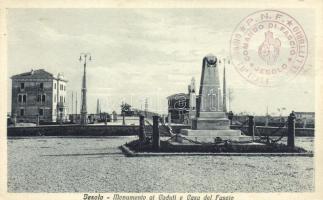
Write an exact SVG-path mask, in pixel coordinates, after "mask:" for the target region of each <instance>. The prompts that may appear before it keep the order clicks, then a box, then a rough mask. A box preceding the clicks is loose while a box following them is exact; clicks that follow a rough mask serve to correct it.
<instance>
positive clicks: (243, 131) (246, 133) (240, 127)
mask: <svg viewBox="0 0 323 200" xmlns="http://www.w3.org/2000/svg"><path fill="white" fill-rule="evenodd" d="M237 122H239V121H237ZM247 122H249V120H248V119H247V120H246V121H244V122H243V123H242V124H241V125H240V126H239V127H238V129H239V130H240V131H241V132H242V133H243V134H244V135H248V132H246V131H245V130H243V127H244V125H246V123H247Z"/></svg>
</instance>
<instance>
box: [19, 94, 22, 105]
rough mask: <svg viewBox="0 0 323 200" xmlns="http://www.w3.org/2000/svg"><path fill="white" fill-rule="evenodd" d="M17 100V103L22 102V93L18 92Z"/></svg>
mask: <svg viewBox="0 0 323 200" xmlns="http://www.w3.org/2000/svg"><path fill="white" fill-rule="evenodd" d="M18 102H19V103H21V102H22V95H21V94H19V95H18Z"/></svg>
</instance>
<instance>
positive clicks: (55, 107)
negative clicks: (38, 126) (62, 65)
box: [11, 69, 68, 122]
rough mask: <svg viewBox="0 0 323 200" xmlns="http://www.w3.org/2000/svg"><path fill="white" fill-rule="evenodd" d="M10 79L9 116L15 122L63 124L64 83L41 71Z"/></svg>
mask: <svg viewBox="0 0 323 200" xmlns="http://www.w3.org/2000/svg"><path fill="white" fill-rule="evenodd" d="M11 79H12V99H11V114H12V116H15V117H16V118H17V122H36V120H37V117H38V116H39V120H40V121H41V122H42V121H43V122H56V121H60V120H62V121H66V120H67V119H68V115H67V99H66V93H67V90H66V85H67V80H65V79H64V77H63V76H62V75H61V74H58V75H57V77H56V76H54V75H53V74H51V73H49V72H46V71H45V70H43V69H38V70H31V71H30V72H26V73H22V74H17V75H14V76H12V77H11Z"/></svg>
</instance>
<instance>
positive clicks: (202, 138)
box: [177, 129, 250, 143]
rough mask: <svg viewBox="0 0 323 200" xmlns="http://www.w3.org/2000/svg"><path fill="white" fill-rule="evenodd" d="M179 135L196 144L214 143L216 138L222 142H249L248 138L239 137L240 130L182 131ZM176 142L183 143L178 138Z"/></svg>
mask: <svg viewBox="0 0 323 200" xmlns="http://www.w3.org/2000/svg"><path fill="white" fill-rule="evenodd" d="M181 135H182V136H183V137H185V138H188V139H190V140H194V141H198V142H214V141H215V140H216V139H217V138H221V139H222V140H232V141H249V140H250V137H248V136H241V131H240V130H231V129H226V130H192V129H182V130H181ZM177 142H180V143H181V142H183V139H182V138H180V137H178V139H177Z"/></svg>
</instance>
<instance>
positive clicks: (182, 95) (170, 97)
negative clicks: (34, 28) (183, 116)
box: [166, 93, 190, 99]
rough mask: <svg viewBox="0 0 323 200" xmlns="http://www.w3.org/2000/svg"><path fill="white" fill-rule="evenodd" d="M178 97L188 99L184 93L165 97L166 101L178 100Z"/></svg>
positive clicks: (187, 95)
mask: <svg viewBox="0 0 323 200" xmlns="http://www.w3.org/2000/svg"><path fill="white" fill-rule="evenodd" d="M180 97H185V98H187V99H188V98H190V95H189V94H185V93H177V94H173V95H170V96H168V97H166V98H167V99H179V98H180Z"/></svg>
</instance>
